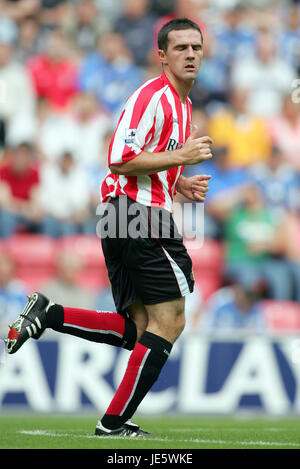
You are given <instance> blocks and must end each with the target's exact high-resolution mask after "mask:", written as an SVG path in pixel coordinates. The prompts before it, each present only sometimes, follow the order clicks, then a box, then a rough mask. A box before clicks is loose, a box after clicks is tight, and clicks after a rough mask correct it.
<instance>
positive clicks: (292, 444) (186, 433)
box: [0, 414, 300, 450]
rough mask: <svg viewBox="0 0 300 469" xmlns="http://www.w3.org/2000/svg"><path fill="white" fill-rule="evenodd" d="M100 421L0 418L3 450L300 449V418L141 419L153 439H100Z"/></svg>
mask: <svg viewBox="0 0 300 469" xmlns="http://www.w3.org/2000/svg"><path fill="white" fill-rule="evenodd" d="M96 420H97V418H93V417H90V416H82V417H81V416H78V415H76V416H45V415H25V416H24V415H23V416H17V415H15V414H7V415H2V416H0V448H1V449H113V450H115V449H300V418H229V417H228V418H227V417H224V418H219V417H166V416H165V417H163V418H158V417H157V418H136V419H135V422H136V423H138V424H139V425H140V426H141V428H143V429H145V430H147V431H149V432H151V433H152V437H148V438H147V439H129V438H124V437H114V438H111V437H110V438H102V437H101V438H99V437H95V436H94V435H93V433H94V428H95V424H96Z"/></svg>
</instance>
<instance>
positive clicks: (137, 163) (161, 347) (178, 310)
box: [6, 18, 212, 436]
mask: <svg viewBox="0 0 300 469" xmlns="http://www.w3.org/2000/svg"><path fill="white" fill-rule="evenodd" d="M158 54H159V58H160V62H161V64H162V74H161V76H160V77H157V78H154V79H152V80H149V81H147V82H146V83H144V84H143V85H142V86H141V87H139V88H138V89H137V90H136V91H135V92H134V93H133V94H132V95H131V96H130V97H129V99H128V101H127V103H126V105H125V107H124V110H123V112H122V114H121V116H120V119H119V122H118V125H117V127H116V130H115V133H114V135H113V138H112V140H111V143H110V148H109V161H108V164H109V168H110V172H109V173H108V174H107V176H106V177H105V179H104V181H103V182H102V186H101V196H102V202H103V203H105V204H106V205H105V207H107V209H106V210H105V212H104V213H103V214H102V218H101V221H100V226H101V233H102V236H101V238H102V239H101V241H102V249H103V252H104V256H105V260H106V266H107V269H108V274H109V278H110V282H111V286H112V293H113V296H114V301H115V305H116V310H117V312H116V313H110V312H105V311H102V312H101V311H88V310H83V309H79V308H78V309H76V308H70V307H66V306H62V305H58V304H53V302H51V301H50V300H48V299H47V298H45V297H44V296H43V295H41V294H40V293H34V294H33V295H31V296H29V299H28V303H27V305H26V307H25V309H24V311H23V312H22V313H21V315H20V316H19V317H18V318H17V319H16V321H15V322H14V323H13V324H12V325H11V326H10V331H9V334H8V338H7V339H6V345H7V350H8V353H15V352H16V351H17V350H18V349H19V348H20V347H21V346H22V344H23V343H24V342H25V341H26V340H27V339H28V338H30V337H32V338H35V339H38V338H39V337H40V336H41V334H42V333H43V332H44V330H45V329H46V328H47V327H49V328H52V329H54V330H56V331H60V332H63V333H68V334H73V335H75V336H79V337H82V338H85V339H87V340H92V341H95V342H102V343H107V344H110V345H114V346H119V347H124V348H125V349H128V350H132V352H131V355H130V358H129V361H128V366H127V369H126V371H125V374H124V377H123V380H122V382H121V384H120V386H119V388H118V389H117V391H116V393H115V395H114V397H113V399H112V402H111V403H110V405H109V407H108V409H107V410H106V412H105V414H104V416H103V417H102V418H101V419H99V421H98V423H97V425H96V430H95V434H96V435H99V436H101V435H105V436H110V435H129V436H145V435H147V432H144V431H143V430H141V429H140V428H139V426H138V425H136V424H134V423H132V422H131V421H130V418H131V417H132V415H133V414H134V413H135V411H136V409H137V408H138V406H139V404H140V403H141V401H142V400H143V398H144V397H145V395H146V394H147V393H148V391H149V390H150V389H151V387H152V386H153V384H154V382H155V381H156V380H157V378H158V376H159V374H160V372H161V370H162V368H163V366H164V364H165V362H166V360H167V359H168V357H169V355H170V353H171V350H172V346H173V344H174V342H175V341H176V339H177V338H178V337H179V335H180V334H181V332H182V331H183V329H184V325H185V296H186V295H187V294H189V293H190V292H192V291H193V286H194V280H193V272H192V261H191V259H190V257H189V255H188V253H187V250H186V248H185V247H184V245H183V240H182V236H180V235H178V232H177V229H176V226H175V223H174V220H173V217H172V201H173V195H174V194H175V193H176V191H178V192H180V193H181V194H183V195H184V196H185V197H187V198H188V199H190V200H192V201H198V202H203V201H204V200H205V196H206V193H207V190H208V180H209V178H210V176H207V175H199V176H198V175H197V176H193V177H191V178H186V177H184V176H183V175H182V171H183V168H184V166H185V165H195V164H198V163H201V162H202V161H204V160H207V159H209V158H211V157H212V153H211V147H210V146H211V145H212V140H211V139H210V138H209V137H208V136H203V137H197V136H196V135H195V133H194V132H193V131H192V132H191V126H192V105H191V101H190V99H189V98H188V93H189V91H190V89H191V87H192V86H193V83H194V80H195V78H196V76H197V73H198V70H199V67H200V64H201V59H202V55H203V38H202V33H201V31H200V29H199V27H198V25H197V24H195V23H194V22H192V21H191V20H189V19H187V18H177V19H174V20H172V21H170V22H169V23H167V24H165V25H164V26H163V27H162V28H161V30H160V32H159V36H158ZM137 211H139V212H140V217H139V221H140V225H139V226H140V228H141V227H142V228H143V229H144V228H146V229H147V230H148V231H147V233H148V235H147V236H135V235H134V234H133V235H132V234H131V232H130V230H129V226H130V223H132V222H134V221H135V214H136V213H137ZM160 214H162V215H163V216H162V217H161V218H160ZM122 220H123V221H122ZM157 220H163V221H161V223H157ZM107 226H108V227H109V228H108V229H107ZM166 226H167V227H168V229H169V231H168V234H167V235H165V232H164V233H163V234H162V233H161V232H162V231H163V230H164V228H165V227H166ZM136 227H137V225H136ZM124 228H126V229H127V231H126V234H125V235H124ZM100 359H101V357H100Z"/></svg>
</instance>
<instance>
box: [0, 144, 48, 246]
mask: <svg viewBox="0 0 300 469" xmlns="http://www.w3.org/2000/svg"><path fill="white" fill-rule="evenodd" d="M7 155H8V156H7V161H6V163H5V164H4V165H3V166H2V167H1V168H0V183H1V185H2V191H3V190H5V204H3V205H2V207H1V211H0V236H1V237H4V238H5V237H8V236H11V235H12V234H14V233H15V232H16V231H17V230H18V229H19V228H20V227H22V228H25V229H26V230H29V231H37V230H38V229H39V226H40V218H41V206H40V198H39V187H40V174H39V169H38V167H37V166H36V162H35V158H34V152H33V149H32V146H31V145H30V144H28V143H21V144H20V145H18V146H17V147H16V148H14V149H12V150H11V151H9V152H7Z"/></svg>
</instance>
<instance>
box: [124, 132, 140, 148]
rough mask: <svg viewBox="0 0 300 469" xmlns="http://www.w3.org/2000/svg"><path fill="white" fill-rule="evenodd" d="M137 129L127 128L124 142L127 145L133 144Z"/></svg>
mask: <svg viewBox="0 0 300 469" xmlns="http://www.w3.org/2000/svg"><path fill="white" fill-rule="evenodd" d="M136 130H137V129H125V136H124V142H125V144H126V145H132V144H133V143H134V138H135V136H136Z"/></svg>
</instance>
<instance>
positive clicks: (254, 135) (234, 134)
mask: <svg viewBox="0 0 300 469" xmlns="http://www.w3.org/2000/svg"><path fill="white" fill-rule="evenodd" d="M248 96H249V93H248V91H247V90H246V89H245V88H240V87H236V88H232V89H231V92H230V96H229V107H228V108H227V107H223V108H221V109H218V110H217V111H216V112H215V113H213V114H212V116H211V117H210V119H209V122H208V134H207V135H210V136H211V138H212V139H213V141H214V143H215V145H217V146H226V147H227V148H228V152H229V160H230V162H231V165H232V166H249V165H251V164H253V163H255V162H258V161H265V160H267V159H268V158H269V156H270V150H271V141H270V138H269V136H268V133H267V126H266V123H265V121H264V119H262V118H261V117H259V116H257V115H255V114H253V113H252V112H251V111H250V112H249V111H247V101H248Z"/></svg>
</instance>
